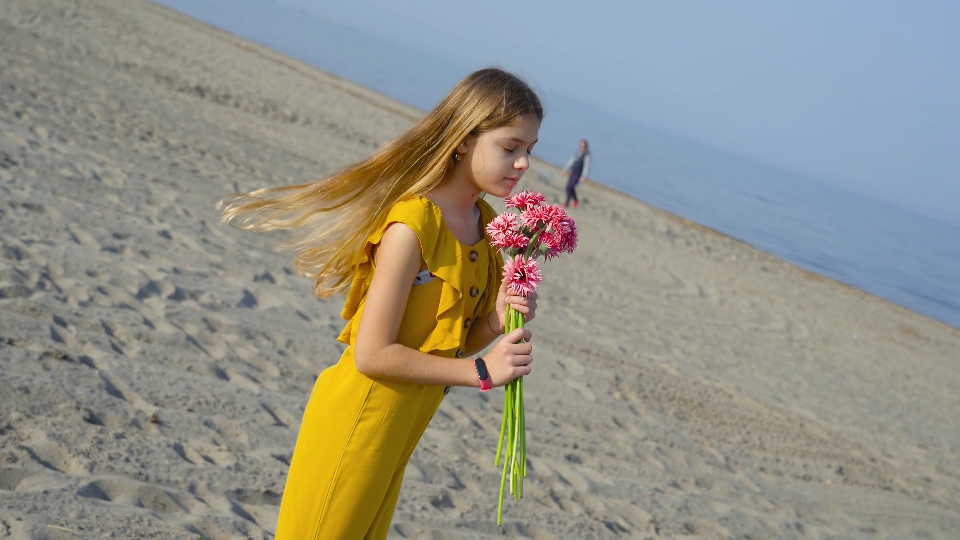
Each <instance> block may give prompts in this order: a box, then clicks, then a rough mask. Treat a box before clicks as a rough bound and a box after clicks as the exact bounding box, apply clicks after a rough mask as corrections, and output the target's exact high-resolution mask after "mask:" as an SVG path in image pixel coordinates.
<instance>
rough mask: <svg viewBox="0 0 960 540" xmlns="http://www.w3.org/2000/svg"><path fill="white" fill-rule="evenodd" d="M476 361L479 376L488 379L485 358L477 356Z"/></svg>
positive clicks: (483, 379) (482, 379)
mask: <svg viewBox="0 0 960 540" xmlns="http://www.w3.org/2000/svg"><path fill="white" fill-rule="evenodd" d="M474 363H475V364H476V365H477V376H478V377H480V380H481V381H485V380H487V377H488V376H489V375H487V365H486V364H484V363H483V358H477V360H476V362H474Z"/></svg>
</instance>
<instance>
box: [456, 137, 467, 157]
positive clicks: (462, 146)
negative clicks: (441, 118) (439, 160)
mask: <svg viewBox="0 0 960 540" xmlns="http://www.w3.org/2000/svg"><path fill="white" fill-rule="evenodd" d="M468 140H469V139H464V140H463V142H461V143H460V146H458V147H457V153H460V154H466V153H467V152H469V151H470V145H469V144H468V143H467V141H468Z"/></svg>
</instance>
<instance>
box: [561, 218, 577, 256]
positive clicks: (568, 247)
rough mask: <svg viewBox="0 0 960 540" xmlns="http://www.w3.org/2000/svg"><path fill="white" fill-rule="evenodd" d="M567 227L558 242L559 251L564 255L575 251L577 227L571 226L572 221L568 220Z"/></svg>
mask: <svg viewBox="0 0 960 540" xmlns="http://www.w3.org/2000/svg"><path fill="white" fill-rule="evenodd" d="M569 227H570V228H569V230H567V232H566V233H565V234H564V235H563V240H562V241H561V242H560V250H561V251H563V252H564V253H573V250H575V249H577V226H576V225H574V224H573V220H570V225H569Z"/></svg>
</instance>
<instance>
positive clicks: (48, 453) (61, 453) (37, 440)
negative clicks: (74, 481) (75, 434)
mask: <svg viewBox="0 0 960 540" xmlns="http://www.w3.org/2000/svg"><path fill="white" fill-rule="evenodd" d="M28 441H29V442H28V443H26V444H24V449H25V450H26V451H27V453H28V454H30V457H31V458H33V460H34V461H36V462H37V463H39V464H40V465H43V466H44V467H46V468H48V469H51V470H54V471H57V472H61V473H64V474H71V475H81V474H84V473H85V470H84V467H83V464H82V463H81V462H80V460H79V459H77V458H76V457H74V456H73V455H72V454H71V453H70V452H69V451H68V450H67V449H66V448H63V447H62V446H60V445H59V444H57V443H55V442H53V441H51V440H50V439H48V438H47V435H46V434H45V433H43V432H42V431H39V430H37V431H34V432H32V433H30V434H29V436H28Z"/></svg>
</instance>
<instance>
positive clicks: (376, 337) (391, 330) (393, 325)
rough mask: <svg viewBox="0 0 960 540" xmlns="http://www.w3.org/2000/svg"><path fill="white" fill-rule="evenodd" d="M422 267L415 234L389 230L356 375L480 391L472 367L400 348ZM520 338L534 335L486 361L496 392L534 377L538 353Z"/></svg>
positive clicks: (500, 347)
mask: <svg viewBox="0 0 960 540" xmlns="http://www.w3.org/2000/svg"><path fill="white" fill-rule="evenodd" d="M420 261H421V255H420V242H419V240H418V239H417V235H416V233H414V232H413V231H412V230H411V229H410V228H409V227H407V226H406V225H403V224H402V223H394V224H392V225H390V226H389V227H388V228H387V230H386V232H384V234H383V238H382V240H381V241H380V245H379V247H378V248H377V270H376V272H374V274H373V280H372V281H371V283H370V289H369V291H367V297H366V300H365V304H364V308H363V315H362V316H361V319H360V328H359V330H358V331H357V342H356V345H355V348H354V360H355V362H356V366H357V370H358V371H360V372H361V373H363V374H364V375H367V376H368V377H375V378H381V379H389V380H395V381H402V382H408V383H414V384H426V385H437V386H474V387H477V386H480V383H479V380H478V379H477V372H476V369H475V367H474V364H473V362H471V361H469V360H466V359H460V358H443V357H440V356H434V355H431V354H426V353H422V352H420V351H417V350H414V349H411V348H409V347H405V346H403V345H401V344H399V343H397V333H398V332H399V330H400V322H401V321H402V319H403V314H404V310H405V309H406V307H407V299H408V298H409V296H410V289H411V288H412V287H413V280H414V278H415V277H416V274H417V271H418V270H419V269H420ZM423 316H425V317H433V316H434V314H433V313H424V314H423ZM521 338H524V339H527V340H529V339H530V332H529V331H526V330H516V331H514V332H511V333H510V334H509V335H507V336H505V339H502V340H500V342H499V343H498V344H497V346H496V347H494V350H493V351H491V353H490V354H489V355H487V356H486V357H485V360H486V364H487V371H489V372H490V378H491V384H492V385H493V386H500V385H503V384H506V383H508V382H510V381H512V380H513V379H516V378H517V377H520V376H523V375H527V374H529V373H530V366H529V364H530V362H531V361H533V357H532V356H531V354H532V352H533V348H532V347H531V346H530V344H529V343H514V342H515V341H518V340H519V339H521ZM487 343H489V342H487Z"/></svg>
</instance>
